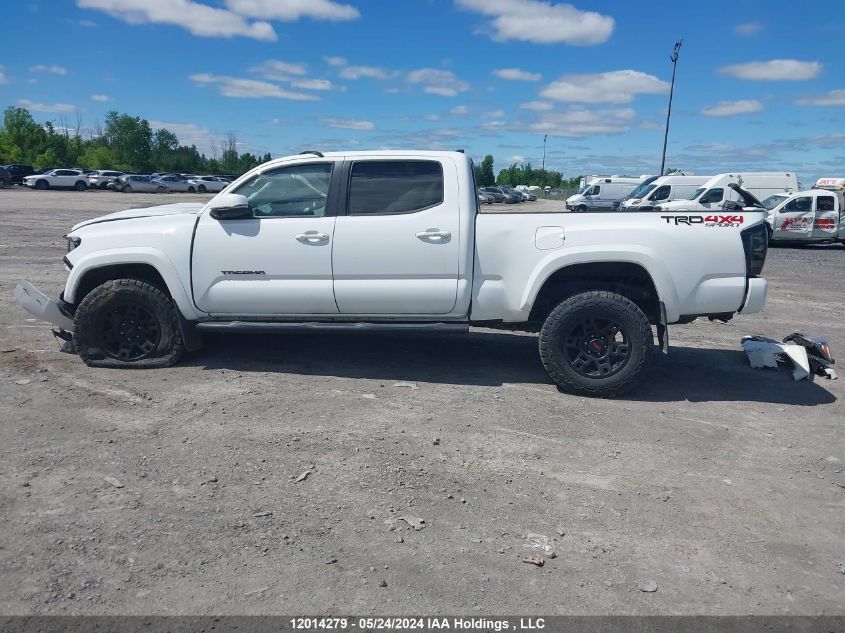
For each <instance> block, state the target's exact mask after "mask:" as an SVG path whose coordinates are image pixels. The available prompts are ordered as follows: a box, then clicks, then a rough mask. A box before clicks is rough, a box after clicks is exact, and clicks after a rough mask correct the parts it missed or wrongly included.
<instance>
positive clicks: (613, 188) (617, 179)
mask: <svg viewBox="0 0 845 633" xmlns="http://www.w3.org/2000/svg"><path fill="white" fill-rule="evenodd" d="M640 182H641V179H640V178H629V177H627V176H607V177H602V178H594V179H593V180H591V181H590V182H589V183H588V184H587V185H585V186H584V187H583V188H582V189H581V190H580V191H579V192H578V193H576V194H575V195H574V196H569V197H568V198H567V199H566V208H567V209H569V210H570V211H581V212H583V211H590V210H596V209H607V210H610V209H611V208H612V207H613V201H614V200H618V199H619V198H624V197H625V196H627V195H628V194H629V193H631V192H632V191H633V190H634V189H636V187H637V185H639V184H640Z"/></svg>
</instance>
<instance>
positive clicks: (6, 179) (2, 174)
mask: <svg viewBox="0 0 845 633" xmlns="http://www.w3.org/2000/svg"><path fill="white" fill-rule="evenodd" d="M11 184H12V177H11V176H9V172H8V170H7V169H6V168H5V167H3V166H2V165H0V188H2V187H8V186H10V185H11Z"/></svg>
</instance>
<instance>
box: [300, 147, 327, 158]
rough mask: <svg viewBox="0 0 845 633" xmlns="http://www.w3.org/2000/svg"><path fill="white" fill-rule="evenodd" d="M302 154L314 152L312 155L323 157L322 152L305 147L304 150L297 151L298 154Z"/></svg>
mask: <svg viewBox="0 0 845 633" xmlns="http://www.w3.org/2000/svg"><path fill="white" fill-rule="evenodd" d="M303 154H314V156H319V157H320V158H325V157H324V156H323V154H322V152H318V151H317V150H315V149H306V150H305V151H304V152H299V155H300V156H302V155H303Z"/></svg>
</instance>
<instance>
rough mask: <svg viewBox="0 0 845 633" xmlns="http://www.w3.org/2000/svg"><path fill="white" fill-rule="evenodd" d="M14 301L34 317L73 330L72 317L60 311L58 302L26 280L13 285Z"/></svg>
mask: <svg viewBox="0 0 845 633" xmlns="http://www.w3.org/2000/svg"><path fill="white" fill-rule="evenodd" d="M15 301H17V302H18V304H19V305H20V306H21V307H22V308H23V309H24V310H26V311H27V312H29V313H30V314H31V315H32V316H34V317H35V318H37V319H41V320H42V321H47V322H48V323H52V324H53V325H58V326H59V327H60V328H62V329H64V330H70V331H73V319H72V318H71V317H70V316H68V315H67V314H65V313H64V312H63V311H62V308H61V306H60V305H59V302H58V301H56V300H55V299H51V298H50V297H48V296H47V295H45V294H44V293H43V292H41V291H40V290H39V289H38V288H36V287H35V286H33V285H32V284H31V283H29V282H28V281H21V282H19V283H18V285H17V286H16V287H15Z"/></svg>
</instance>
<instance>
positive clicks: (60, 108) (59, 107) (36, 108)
mask: <svg viewBox="0 0 845 633" xmlns="http://www.w3.org/2000/svg"><path fill="white" fill-rule="evenodd" d="M18 105H19V106H20V107H22V108H26V109H27V110H32V111H33V112H73V111H74V110H76V106H75V105H73V104H71V103H36V102H35V101H30V100H29V99H18Z"/></svg>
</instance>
